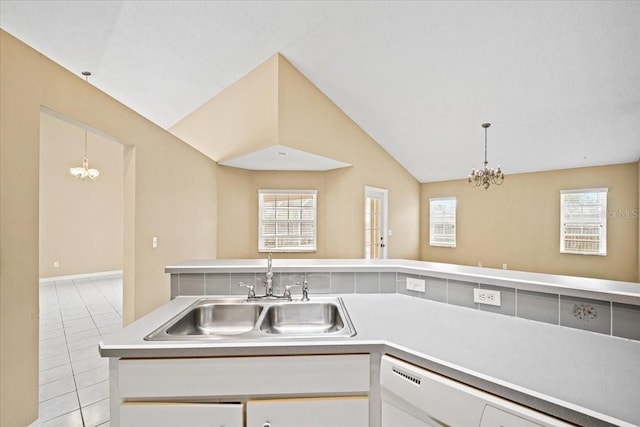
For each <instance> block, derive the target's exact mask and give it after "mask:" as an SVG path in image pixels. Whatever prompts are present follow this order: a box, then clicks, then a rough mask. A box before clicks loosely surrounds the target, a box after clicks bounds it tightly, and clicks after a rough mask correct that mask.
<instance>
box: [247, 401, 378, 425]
mask: <svg viewBox="0 0 640 427" xmlns="http://www.w3.org/2000/svg"><path fill="white" fill-rule="evenodd" d="M264 426H269V427H300V426H304V427H327V426H331V427H368V426H369V399H368V398H367V397H366V396H354V397H335V398H316V399H276V400H250V401H249V402H247V427H264Z"/></svg>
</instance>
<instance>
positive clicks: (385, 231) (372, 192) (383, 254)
mask: <svg viewBox="0 0 640 427" xmlns="http://www.w3.org/2000/svg"><path fill="white" fill-rule="evenodd" d="M367 197H378V198H380V200H381V202H382V203H381V204H380V206H381V215H380V222H381V224H380V236H381V237H383V238H384V247H382V248H380V259H386V258H387V253H388V249H389V239H388V237H389V202H388V200H389V190H387V189H385V188H379V187H372V186H369V185H365V186H364V203H363V205H364V210H363V218H364V215H365V214H366V212H367ZM362 229H363V245H362V248H363V254H362V255H363V257H364V256H365V255H366V251H365V250H364V248H365V247H366V244H367V236H366V233H365V232H364V223H363V227H362Z"/></svg>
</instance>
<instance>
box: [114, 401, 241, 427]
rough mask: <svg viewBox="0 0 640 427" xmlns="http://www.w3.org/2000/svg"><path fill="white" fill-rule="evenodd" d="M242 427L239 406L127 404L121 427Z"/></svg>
mask: <svg viewBox="0 0 640 427" xmlns="http://www.w3.org/2000/svg"><path fill="white" fill-rule="evenodd" d="M146 426H149V427H184V426H189V427H205V426H206V427H242V426H243V424H242V404H241V403H238V404H215V403H170V402H126V403H123V404H122V405H121V406H120V427H146Z"/></svg>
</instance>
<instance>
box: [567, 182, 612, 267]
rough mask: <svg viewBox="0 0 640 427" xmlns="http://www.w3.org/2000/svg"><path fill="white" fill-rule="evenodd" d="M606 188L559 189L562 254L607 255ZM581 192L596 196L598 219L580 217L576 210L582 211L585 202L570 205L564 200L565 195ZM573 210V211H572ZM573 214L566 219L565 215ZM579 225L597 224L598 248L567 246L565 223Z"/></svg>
mask: <svg viewBox="0 0 640 427" xmlns="http://www.w3.org/2000/svg"><path fill="white" fill-rule="evenodd" d="M608 191H609V189H608V188H585V189H575V190H561V191H560V253H563V254H578V255H599V256H606V255H607V194H608ZM575 194H583V195H588V194H591V195H592V197H594V196H595V197H597V209H598V210H599V212H598V220H597V221H594V220H593V219H591V220H587V218H581V217H580V216H581V213H579V212H578V210H580V211H583V210H584V209H585V207H587V206H588V205H586V204H578V205H572V206H570V205H569V204H568V203H567V201H566V196H568V195H575ZM591 206H594V205H591ZM572 211H573V212H572ZM570 214H573V216H574V220H573V221H567V215H570ZM568 224H571V225H575V226H579V225H581V224H583V225H591V226H593V225H597V226H598V227H599V230H600V231H599V233H598V249H597V251H595V250H580V249H572V248H567V234H568V233H567V229H566V227H567V225H568Z"/></svg>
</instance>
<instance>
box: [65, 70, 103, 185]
mask: <svg viewBox="0 0 640 427" xmlns="http://www.w3.org/2000/svg"><path fill="white" fill-rule="evenodd" d="M82 75H83V76H84V79H85V81H86V82H87V83H88V82H89V76H90V75H91V72H89V71H83V72H82ZM69 172H71V175H73V177H74V178H78V179H81V180H83V181H84V180H85V178H87V177H88V178H91V179H92V180H93V181H95V180H96V178H97V177H98V175H100V171H99V170H98V169H90V168H89V159H88V158H87V128H86V127H85V128H84V157H83V158H82V166H80V167H76V168H70V169H69Z"/></svg>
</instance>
